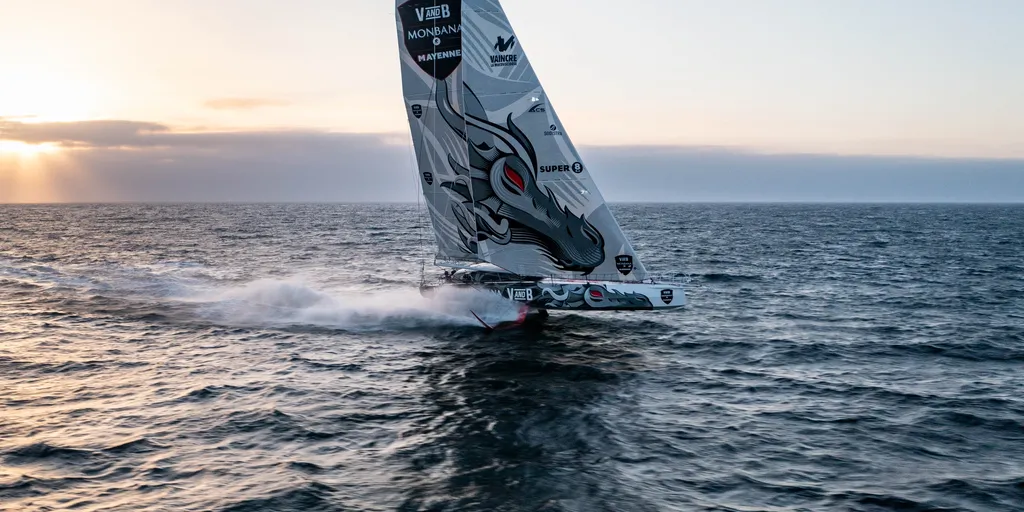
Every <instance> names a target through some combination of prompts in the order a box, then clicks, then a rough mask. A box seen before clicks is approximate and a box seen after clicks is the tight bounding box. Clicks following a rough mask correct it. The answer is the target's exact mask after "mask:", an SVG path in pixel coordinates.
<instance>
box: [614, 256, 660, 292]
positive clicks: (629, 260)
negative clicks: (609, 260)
mask: <svg viewBox="0 0 1024 512" xmlns="http://www.w3.org/2000/svg"><path fill="white" fill-rule="evenodd" d="M615 269H616V270H618V271H619V273H620V274H622V275H626V274H629V273H630V272H632V271H633V255H631V254H620V255H618V256H616V257H615ZM669 291H672V290H669Z"/></svg>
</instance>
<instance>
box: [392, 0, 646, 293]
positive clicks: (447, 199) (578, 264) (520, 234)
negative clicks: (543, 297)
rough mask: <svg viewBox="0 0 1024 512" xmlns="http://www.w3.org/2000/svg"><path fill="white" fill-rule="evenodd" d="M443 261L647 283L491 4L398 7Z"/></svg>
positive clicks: (423, 2) (470, 0)
mask: <svg viewBox="0 0 1024 512" xmlns="http://www.w3.org/2000/svg"><path fill="white" fill-rule="evenodd" d="M396 6H397V13H396V18H397V23H398V37H399V42H400V43H399V47H400V55H401V62H402V87H403V92H404V95H405V103H406V111H407V113H408V115H409V124H410V127H411V130H412V135H413V145H414V148H415V152H416V160H417V164H418V167H419V169H418V170H419V177H420V183H421V185H422V187H423V193H424V197H425V198H426V202H427V205H428V208H429V211H430V217H431V221H432V223H433V226H434V233H435V235H436V239H437V245H438V254H439V255H440V256H442V257H443V258H447V259H455V260H470V261H485V262H489V263H493V264H494V265H497V266H499V267H501V268H504V269H505V270H508V271H510V272H514V273H516V274H519V275H522V276H538V277H540V276H549V275H561V276H567V277H584V276H588V277H598V276H600V278H601V279H608V280H643V279H644V278H645V277H646V275H647V272H646V270H645V269H644V266H643V264H641V262H640V259H639V258H638V257H637V255H636V253H635V252H634V251H633V248H632V246H631V245H630V243H629V240H628V239H627V238H626V236H625V234H623V233H622V230H621V229H620V228H619V225H618V223H617V222H616V220H615V217H614V216H613V215H612V213H611V211H610V210H609V209H608V206H607V205H606V204H605V201H604V198H603V197H601V193H600V191H598V189H597V185H596V184H595V183H594V181H593V179H592V178H591V176H590V172H589V170H588V169H587V166H586V165H585V164H584V163H583V160H582V159H581V158H580V156H579V154H578V153H577V152H576V148H575V147H574V146H573V144H572V142H571V141H570V140H569V137H568V135H567V134H566V132H565V129H564V128H563V126H562V123H561V121H560V120H559V119H558V115H557V114H556V113H555V110H554V108H553V106H552V105H551V101H550V100H549V99H548V97H547V95H546V94H545V93H544V88H543V87H542V86H541V84H540V81H539V80H538V79H537V75H536V74H535V73H534V71H533V67H532V66H531V65H530V62H529V60H528V59H527V57H526V53H525V52H524V51H523V47H522V43H521V42H520V41H519V39H518V38H517V37H516V34H515V32H514V31H513V30H512V26H511V24H510V23H509V21H508V18H507V17H506V16H505V12H504V10H503V9H502V8H501V4H500V3H499V2H498V0H461V1H459V0H397V4H396Z"/></svg>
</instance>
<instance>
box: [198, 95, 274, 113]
mask: <svg viewBox="0 0 1024 512" xmlns="http://www.w3.org/2000/svg"><path fill="white" fill-rule="evenodd" d="M290 104H291V102H288V101H284V100H275V99H270V98H214V99H212V100H209V101H206V102H205V103H203V106H204V107H206V108H210V109H214V110H249V109H254V108H259V107H283V106H286V105H290Z"/></svg>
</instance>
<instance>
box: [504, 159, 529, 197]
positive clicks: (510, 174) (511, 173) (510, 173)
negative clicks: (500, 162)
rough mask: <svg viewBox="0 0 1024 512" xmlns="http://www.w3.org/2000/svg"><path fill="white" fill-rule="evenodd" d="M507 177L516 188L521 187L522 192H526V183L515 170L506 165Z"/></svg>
mask: <svg viewBox="0 0 1024 512" xmlns="http://www.w3.org/2000/svg"><path fill="white" fill-rule="evenodd" d="M505 177H506V178H508V179H509V181H511V182H512V183H513V184H515V186H516V187H519V191H520V192H525V191H526V183H524V182H523V177H522V176H520V175H519V173H517V172H516V171H515V169H513V168H511V167H509V166H508V164H505Z"/></svg>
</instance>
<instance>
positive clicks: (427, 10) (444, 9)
mask: <svg viewBox="0 0 1024 512" xmlns="http://www.w3.org/2000/svg"><path fill="white" fill-rule="evenodd" d="M451 15H452V10H451V9H450V8H449V7H448V4H441V5H438V6H434V7H419V8H417V9H416V18H418V19H419V20H420V21H434V20H439V19H442V18H448V17H450V16H451Z"/></svg>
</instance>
